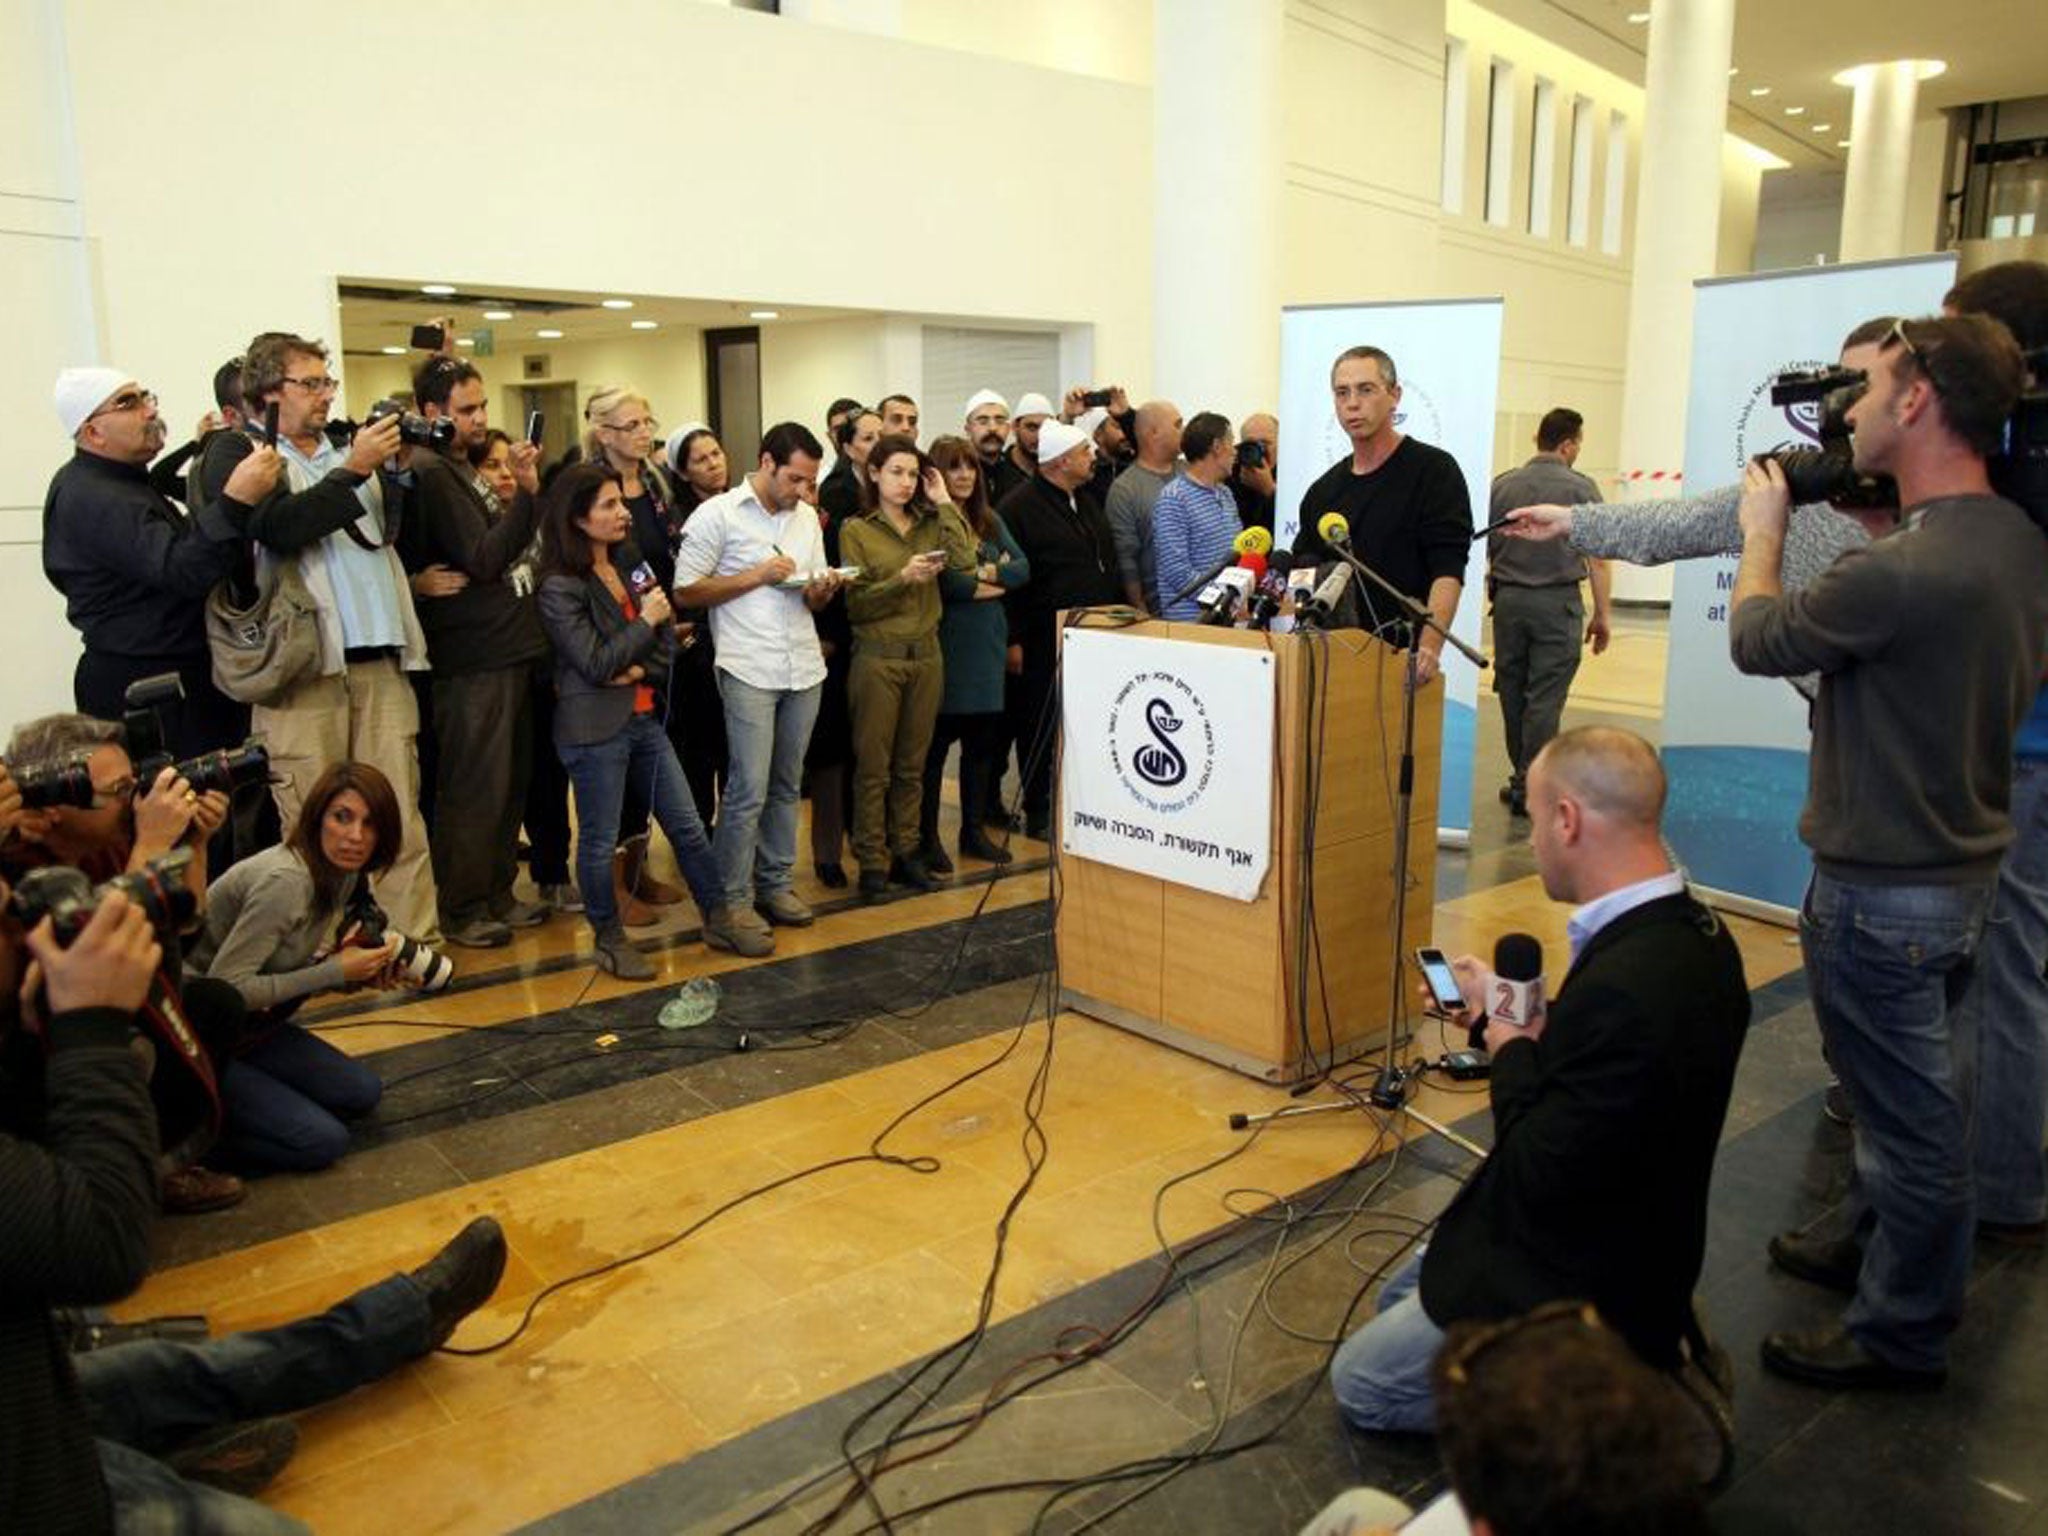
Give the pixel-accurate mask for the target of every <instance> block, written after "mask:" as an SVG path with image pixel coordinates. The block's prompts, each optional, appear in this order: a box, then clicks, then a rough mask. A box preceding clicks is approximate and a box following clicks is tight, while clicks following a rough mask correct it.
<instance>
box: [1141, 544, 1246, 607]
mask: <svg viewBox="0 0 2048 1536" xmlns="http://www.w3.org/2000/svg"><path fill="white" fill-rule="evenodd" d="M1272 547H1273V535H1272V534H1270V533H1268V532H1266V530H1265V529H1263V528H1247V529H1245V530H1244V532H1242V533H1240V534H1239V535H1238V536H1237V537H1236V538H1234V539H1232V540H1231V541H1230V553H1229V554H1227V555H1225V556H1224V557H1223V558H1222V559H1221V560H1218V561H1217V562H1216V563H1215V564H1214V565H1212V566H1210V567H1209V569H1207V570H1206V571H1204V572H1202V574H1201V575H1199V576H1197V577H1196V578H1195V579H1194V580H1193V581H1191V582H1189V583H1188V584H1187V585H1186V586H1184V587H1182V588H1181V589H1180V590H1179V591H1178V592H1176V593H1174V594H1173V596H1172V598H1171V599H1170V600H1168V601H1167V602H1166V603H1164V604H1162V605H1161V606H1162V607H1166V608H1170V607H1172V606H1173V604H1174V603H1184V602H1186V601H1187V600H1188V599H1189V598H1191V597H1193V596H1194V595H1195V594H1196V593H1197V592H1201V591H1202V589H1203V588H1205V587H1207V586H1208V585H1209V584H1210V583H1211V582H1212V581H1214V580H1215V579H1216V578H1217V577H1218V576H1221V575H1222V574H1223V573H1224V572H1225V571H1227V570H1229V569H1230V567H1231V566H1233V565H1235V564H1236V563H1237V561H1238V559H1239V558H1240V557H1241V556H1244V555H1263V554H1265V553H1266V552H1267V551H1269V550H1270V549H1272ZM1205 595H1206V594H1205Z"/></svg>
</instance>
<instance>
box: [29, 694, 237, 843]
mask: <svg viewBox="0 0 2048 1536" xmlns="http://www.w3.org/2000/svg"><path fill="white" fill-rule="evenodd" d="M184 697H185V684H184V683H183V681H181V680H180V678H179V677H178V674H177V673H175V672H159V673H157V674H156V675H155V676H154V677H143V678H137V679H136V680H135V681H134V682H132V683H130V684H129V685H128V687H127V689H126V691H124V692H123V693H122V695H121V746H122V748H123V749H124V750H125V751H126V752H127V754H128V761H129V762H131V763H133V764H134V765H135V782H136V783H137V784H138V785H140V786H141V792H142V793H143V794H148V793H149V790H150V786H152V785H153V784H155V783H156V781H157V778H158V776H159V775H160V774H162V773H163V771H164V770H165V769H166V768H169V769H170V770H172V771H173V772H174V773H176V774H177V775H178V777H179V778H181V779H183V780H184V781H185V782H186V783H187V784H190V785H191V786H192V793H193V794H195V795H203V794H207V793H208V792H210V791H212V790H216V789H217V790H219V791H220V792H221V793H222V794H224V795H227V796H228V797H230V798H233V796H234V794H235V793H236V791H238V790H241V789H245V788H247V787H248V786H249V785H252V784H268V783H269V782H270V749H269V748H268V747H266V746H264V744H263V738H262V737H261V736H251V737H250V738H249V739H248V740H247V741H245V742H243V743H242V744H241V745H240V746H239V747H223V748H220V749H219V750H217V751H213V752H202V753H200V754H199V755H198V756H197V757H188V758H186V759H185V760H184V761H183V762H179V761H177V760H176V759H175V758H173V757H172V756H171V754H170V752H169V751H168V750H167V748H166V746H165V741H166V733H165V731H164V718H163V715H162V713H161V710H162V706H164V705H165V704H169V703H172V702H174V701H179V702H181V701H183V699H184ZM83 761H84V760H83V759H82V758H81V759H80V764H81V771H82V765H83ZM43 771H45V772H50V771H53V770H48V769H46V770H43ZM91 788H92V784H91V780H89V779H88V780H87V781H86V791H87V793H86V797H85V798H84V799H83V800H75V799H74V800H52V801H47V802H45V803H46V804H51V805H76V806H79V807H80V808H81V809H82V808H84V807H86V806H89V805H91V804H92V795H91ZM22 799H23V802H24V803H26V802H27V799H28V796H27V792H26V791H24V792H23V795H22Z"/></svg>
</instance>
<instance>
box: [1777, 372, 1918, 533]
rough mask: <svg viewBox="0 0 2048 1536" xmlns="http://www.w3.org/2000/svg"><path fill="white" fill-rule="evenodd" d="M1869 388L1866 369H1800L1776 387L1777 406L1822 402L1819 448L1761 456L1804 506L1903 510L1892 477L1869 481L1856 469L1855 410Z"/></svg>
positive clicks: (1786, 449) (1783, 376) (1785, 375)
mask: <svg viewBox="0 0 2048 1536" xmlns="http://www.w3.org/2000/svg"><path fill="white" fill-rule="evenodd" d="M1869 387H1870V376H1869V375H1868V374H1866V373H1865V372H1864V371H1863V370H1862V369H1860V368H1841V367H1835V368H1795V369H1790V370H1788V371H1786V372H1784V373H1781V374H1779V375H1778V376H1777V377H1776V378H1775V379H1773V380H1772V381H1771V404H1773V405H1776V406H1787V405H1799V404H1802V403H1804V402H1807V401H1814V400H1818V401H1819V402H1820V407H1821V415H1820V430H1819V434H1818V435H1819V438H1820V446H1819V447H1818V448H1794V447H1778V448H1771V449H1768V450H1766V451H1765V452H1763V453H1760V454H1758V455H1756V457H1757V458H1759V459H1772V460H1775V461H1776V463H1777V465H1778V468H1779V469H1781V470H1783V471H1784V472H1785V483H1786V485H1788V486H1789V487H1791V491H1792V500H1793V501H1794V502H1795V503H1797V504H1798V505H1800V506H1806V505H1809V504H1811V503H1814V502H1821V501H1826V502H1832V503H1833V504H1834V505H1836V506H1838V507H1869V508H1877V507H1896V506H1897V505H1898V504H1899V487H1898V483H1897V482H1896V481H1894V480H1893V479H1892V477H1891V476H1890V475H1866V474H1863V473H1862V472H1861V471H1859V470H1858V469H1857V468H1856V458H1855V453H1856V450H1855V444H1854V443H1853V442H1852V441H1851V437H1852V435H1853V434H1852V433H1851V432H1850V430H1849V408H1850V407H1851V406H1853V405H1854V404H1855V403H1856V402H1857V401H1858V400H1860V399H1862V398H1863V392H1864V391H1865V390H1866V389H1868V388H1869Z"/></svg>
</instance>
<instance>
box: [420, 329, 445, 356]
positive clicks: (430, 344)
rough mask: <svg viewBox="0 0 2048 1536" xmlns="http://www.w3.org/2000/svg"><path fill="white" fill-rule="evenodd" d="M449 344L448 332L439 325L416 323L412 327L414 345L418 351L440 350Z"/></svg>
mask: <svg viewBox="0 0 2048 1536" xmlns="http://www.w3.org/2000/svg"><path fill="white" fill-rule="evenodd" d="M447 344H448V333H447V331H445V330H443V329H442V328H441V327H440V326H438V325H416V326H414V327H413V328H412V345H413V350H414V351H416V352H438V351H440V350H441V349H442V348H443V347H444V346H446V345H447Z"/></svg>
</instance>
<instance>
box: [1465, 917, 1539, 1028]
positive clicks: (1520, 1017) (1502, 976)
mask: <svg viewBox="0 0 2048 1536" xmlns="http://www.w3.org/2000/svg"><path fill="white" fill-rule="evenodd" d="M1543 1009H1544V1003H1543V945H1542V944H1541V943H1540V942H1539V941H1538V940H1536V939H1534V938H1531V937H1530V936H1529V935H1528V934H1526V933H1504V934H1502V935H1501V936H1500V937H1499V938H1498V939H1496V940H1495V941H1494V945H1493V974H1492V975H1491V976H1489V977H1487V978H1486V1017H1487V1019H1488V1020H1489V1021H1490V1022H1492V1023H1495V1024H1508V1025H1512V1026H1513V1027H1514V1028H1516V1029H1526V1028H1528V1027H1529V1026H1530V1025H1531V1024H1540V1023H1542V1022H1543ZM1474 1029H1475V1033H1477V1034H1478V1035H1479V1036H1480V1037H1481V1038H1482V1039H1483V1038H1484V1034H1485V1031H1484V1030H1483V1029H1481V1028H1479V1027H1478V1026H1474Z"/></svg>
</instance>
